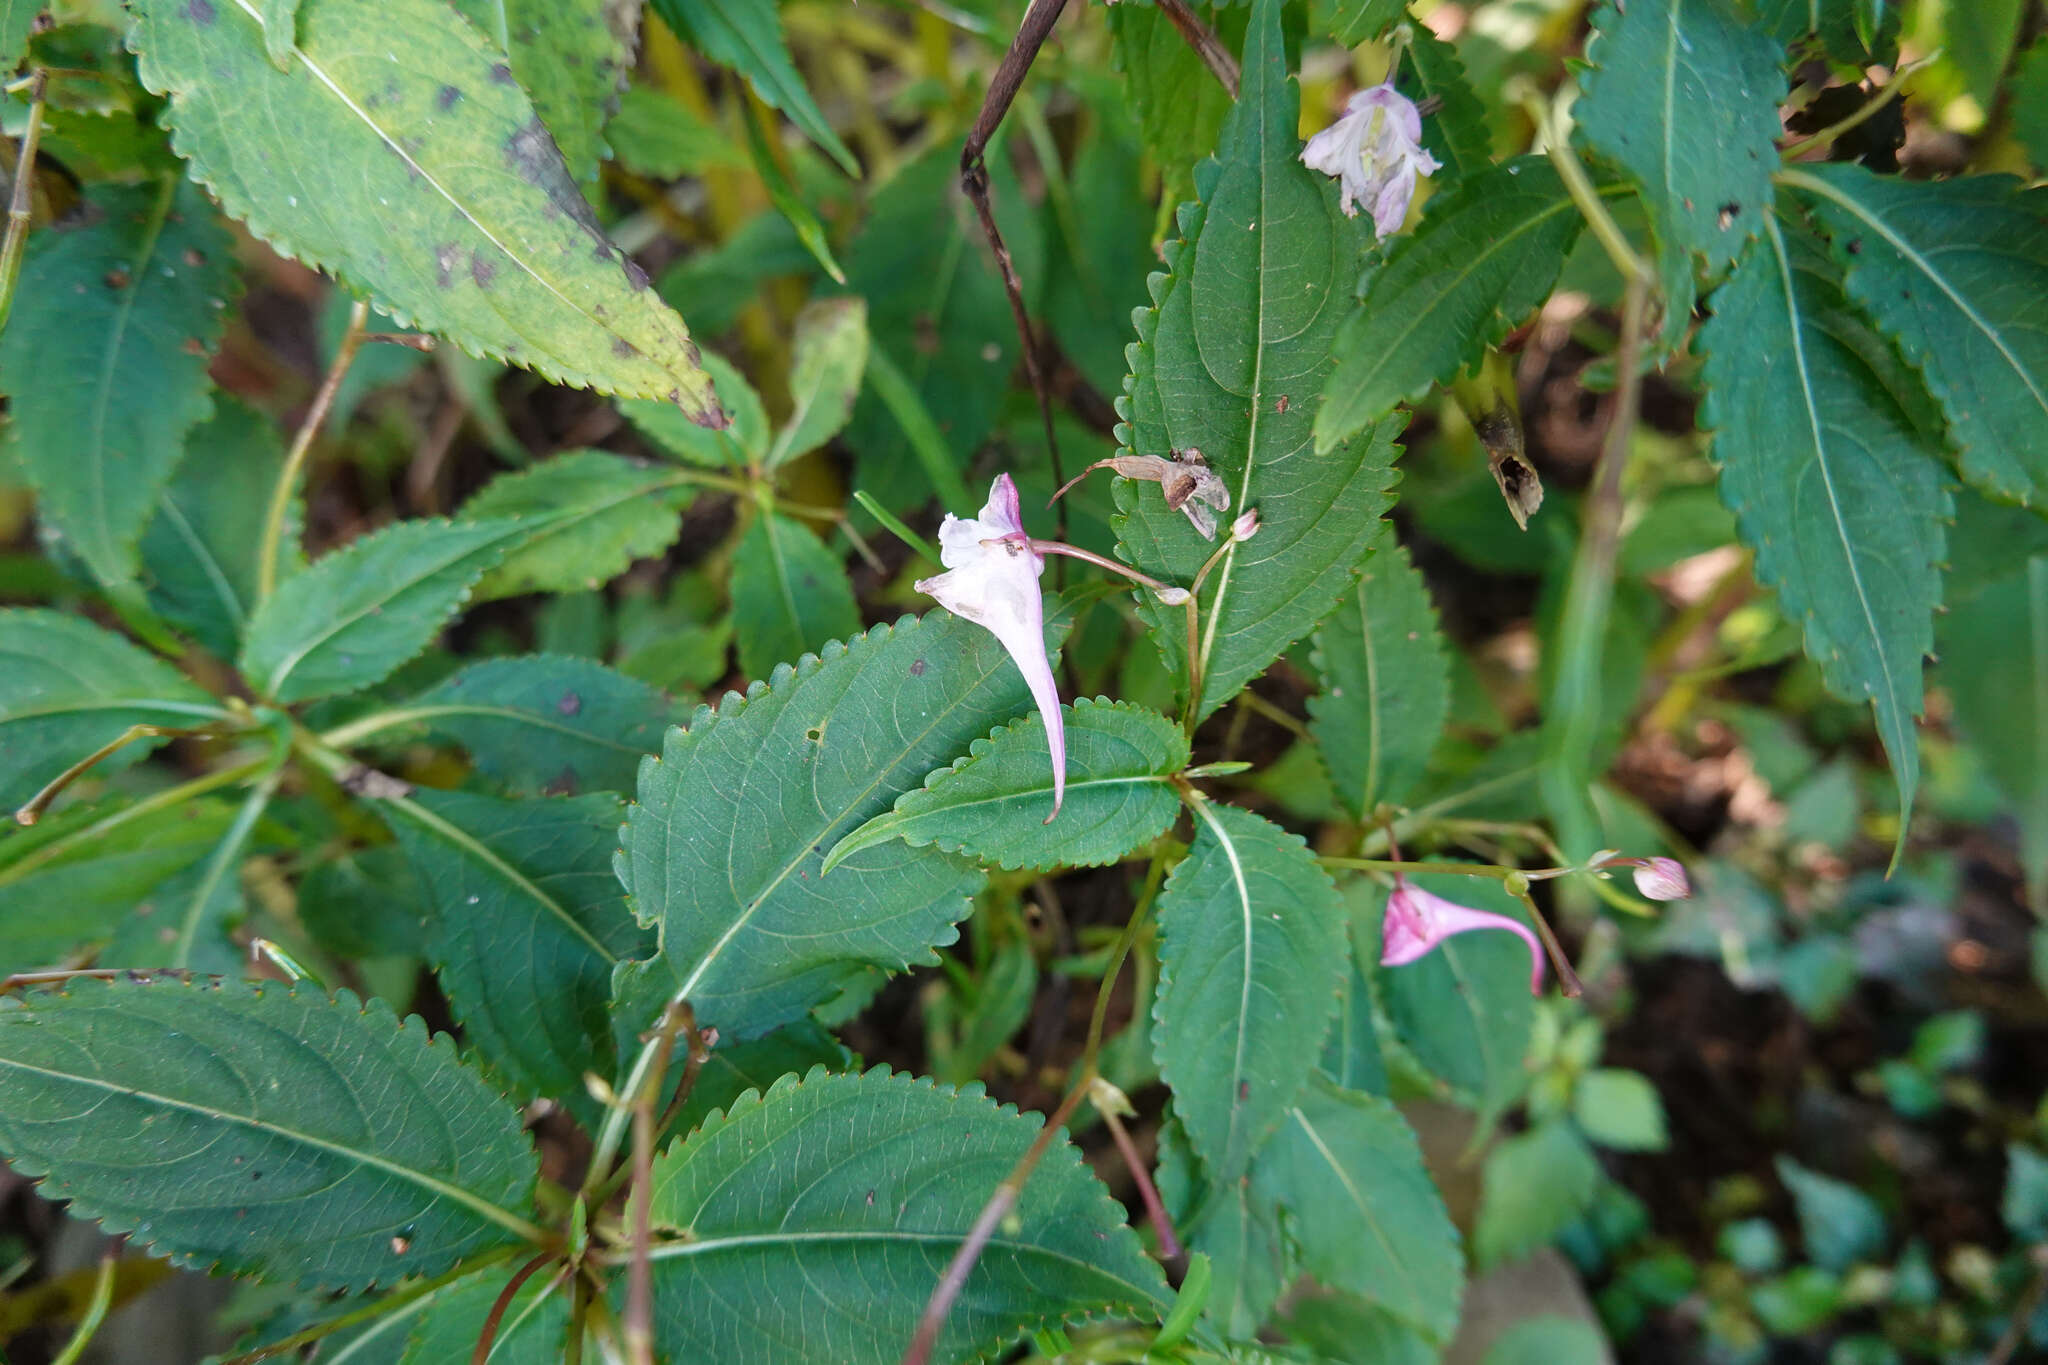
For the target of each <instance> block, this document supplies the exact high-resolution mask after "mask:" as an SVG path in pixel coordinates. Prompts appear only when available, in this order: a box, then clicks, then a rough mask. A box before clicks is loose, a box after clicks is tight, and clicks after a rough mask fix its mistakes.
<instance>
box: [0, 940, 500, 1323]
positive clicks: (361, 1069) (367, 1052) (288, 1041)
mask: <svg viewBox="0 0 2048 1365" xmlns="http://www.w3.org/2000/svg"><path fill="white" fill-rule="evenodd" d="M0 1150H4V1151H5V1152H6V1154H7V1156H8V1159H9V1160H10V1161H11V1162H12V1163H13V1165H14V1167H15V1169H16V1170H17V1171H20V1172H21V1173H23V1174H25V1175H34V1176H41V1177H43V1181H44V1183H43V1188H44V1189H45V1190H47V1191H49V1192H50V1193H51V1194H53V1195H56V1196H58V1197H61V1198H65V1199H68V1200H70V1201H71V1207H72V1210H73V1212H74V1213H75V1214H78V1215H81V1216H84V1217H90V1218H96V1219H98V1220H100V1222H101V1223H103V1224H104V1225H105V1226H106V1227H107V1228H108V1230H109V1231H115V1232H128V1233H131V1234H132V1235H133V1237H134V1240H135V1241H136V1242H137V1243H138V1244H143V1245H147V1246H149V1247H151V1248H152V1249H153V1250H154V1251H156V1252H157V1253H158V1254H160V1255H165V1256H168V1257H170V1258H171V1259H172V1260H174V1261H177V1262H179V1263H181V1264H187V1265H197V1266H203V1267H209V1268H211V1267H218V1268H220V1269H222V1270H225V1271H227V1272H229V1273H230V1274H252V1275H261V1276H263V1277H264V1278H266V1279H275V1280H283V1281H288V1282H291V1283H295V1284H298V1285H300V1286H302V1287H304V1288H307V1289H317V1290H360V1289H364V1288H367V1287H369V1286H370V1285H373V1284H377V1283H380V1282H389V1281H395V1280H398V1279H401V1278H403V1277H405V1276H408V1275H432V1274H435V1273H437V1272H439V1271H441V1270H444V1269H446V1268H448V1267H449V1266H451V1265H454V1264H455V1263H456V1262H457V1261H458V1260H460V1259H462V1258H463V1257H465V1256H470V1255H474V1254H476V1253H478V1252H482V1251H488V1250H490V1249H492V1248H495V1247H500V1246H505V1245H507V1244H511V1243H516V1242H519V1241H523V1240H528V1239H531V1240H534V1241H538V1240H540V1237H541V1233H540V1230H539V1229H538V1228H535V1227H534V1226H533V1225H532V1224H530V1223H529V1222H527V1220H526V1217H525V1213H526V1211H527V1210H528V1208H529V1207H530V1206H531V1203H532V1200H533V1190H534V1180H535V1177H536V1175H537V1172H538V1162H537V1160H536V1158H535V1156H534V1152H533V1148H532V1145H531V1144H530V1143H529V1142H528V1141H527V1139H526V1136H525V1134H524V1133H522V1132H521V1131H520V1126H519V1114H518V1111H517V1110H515V1109H514V1108H512V1106H511V1105H509V1104H506V1103H505V1102H504V1101H503V1100H501V1099H500V1098H499V1097H498V1096H497V1095H496V1094H494V1093H493V1092H492V1091H491V1090H490V1088H489V1087H488V1086H486V1085H485V1084H484V1082H483V1080H482V1079H481V1078H480V1077H478V1076H477V1075H476V1074H475V1073H474V1072H471V1071H469V1070H468V1069H467V1068H465V1067H464V1066H462V1064H461V1063H460V1062H459V1061H458V1060H457V1059H456V1057H455V1051H454V1048H453V1047H452V1046H451V1045H450V1044H449V1043H448V1042H447V1041H446V1040H445V1039H443V1040H440V1041H439V1042H434V1043H430V1041H429V1039H428V1035H427V1030H426V1027H425V1026H424V1025H423V1024H421V1023H420V1021H419V1020H418V1019H416V1018H415V1019H411V1020H407V1021H405V1022H403V1023H401V1022H400V1021H399V1019H398V1018H397V1016H396V1015H394V1014H393V1013H392V1012H391V1008H390V1006H388V1005H386V1004H384V1003H383V1002H382V1001H379V1000H369V1001H358V1000H357V999H356V997H354V996H353V995H350V994H348V993H347V992H343V993H342V994H340V995H339V996H337V997H335V998H334V999H332V1000H329V999H328V998H326V997H325V996H322V995H319V994H317V993H313V992H293V991H291V990H287V989H284V988H281V987H278V986H274V985H265V986H245V985H241V984H238V983H235V982H229V981H220V980H215V981H212V982H210V983H195V982H191V981H186V980H182V979H179V978H175V977H165V978H154V979H144V980H141V981H124V982H118V983H113V982H97V981H92V982H79V983H76V984H73V985H72V986H70V987H69V988H68V989H66V990H64V991H61V992H58V991H50V992H42V993H37V994H34V995H31V996H29V997H28V998H27V999H26V1000H24V1001H23V1002H22V1003H21V1005H20V1006H18V1007H14V1008H5V1009H0Z"/></svg>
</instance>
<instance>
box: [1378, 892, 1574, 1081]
mask: <svg viewBox="0 0 2048 1365" xmlns="http://www.w3.org/2000/svg"><path fill="white" fill-rule="evenodd" d="M1410 880H1412V881H1413V882H1414V883H1415V884H1416V885H1417V886H1419V887H1421V888H1422V889H1423V890H1425V891H1429V892H1431V893H1433V894H1435V895H1439V896H1442V897H1444V898H1445V899H1447V900H1452V901H1456V902H1457V903H1459V904H1461V905H1469V906H1472V907H1474V908H1475V909H1480V910H1489V911H1493V912H1494V913H1496V914H1508V915H1517V914H1519V913H1520V907H1519V906H1518V905H1517V903H1516V901H1515V899H1514V897H1512V896H1510V895H1508V894H1507V892H1505V891H1503V890H1501V889H1500V886H1499V884H1498V883H1495V882H1491V881H1487V880H1484V879H1482V878H1479V877H1456V876H1441V877H1430V876H1423V877H1414V878H1411V879H1410ZM1366 894H1370V895H1371V896H1372V897H1373V898H1374V901H1375V902H1376V905H1375V906H1374V909H1373V911H1372V913H1370V914H1368V915H1366V916H1363V917H1361V919H1360V921H1359V922H1358V924H1357V926H1356V927H1355V928H1354V931H1353V938H1354V939H1355V940H1356V946H1357V951H1358V953H1359V956H1360V957H1362V958H1367V959H1369V960H1373V961H1377V960H1378V958H1379V956H1380V946H1381V942H1380V917H1381V915H1382V914H1383V912H1384V910H1385V906H1386V890H1385V888H1382V887H1373V888H1371V889H1370V891H1369V892H1367V893H1366ZM1373 984H1374V986H1375V988H1376V989H1377V990H1378V993H1379V998H1380V1000H1381V1002H1382V1003H1383V1004H1384V1005H1385V1006H1386V1011H1387V1019H1388V1021H1389V1022H1390V1023H1391V1024H1392V1026H1393V1032H1394V1036H1395V1037H1396V1038H1397V1039H1398V1040H1399V1041H1400V1042H1401V1044H1402V1046H1403V1047H1405V1048H1407V1050H1408V1051H1409V1052H1410V1053H1411V1054H1412V1055H1413V1056H1414V1058H1415V1060H1416V1061H1418V1062H1420V1063H1421V1064H1422V1065H1423V1066H1424V1067H1426V1068H1428V1069H1429V1070H1430V1071H1431V1072H1433V1073H1435V1074H1436V1075H1438V1076H1441V1077H1442V1078H1443V1079H1444V1080H1446V1081H1448V1082H1450V1083H1451V1085H1453V1086H1455V1087H1456V1088H1457V1089H1458V1091H1460V1092H1461V1093H1462V1094H1464V1095H1465V1096H1467V1097H1469V1098H1470V1099H1471V1100H1472V1101H1474V1102H1476V1103H1477V1105H1478V1107H1479V1109H1480V1111H1481V1113H1483V1114H1487V1115H1491V1114H1497V1113H1499V1112H1500V1111H1501V1110H1503V1109H1505V1108H1506V1107H1507V1106H1508V1105H1509V1104H1510V1103H1511V1102H1512V1101H1513V1100H1514V1098H1515V1097H1516V1096H1517V1095H1518V1094H1520V1093H1521V1090H1522V1087H1523V1086H1524V1085H1525V1084H1527V1082H1528V1074H1527V1072H1526V1071H1525V1070H1524V1069H1523V1066H1522V1058H1523V1056H1524V1054H1526V1053H1527V1052H1528V1050H1529V1033H1530V1030H1531V1028H1532V1027H1533V1026H1534V1022H1535V1013H1536V1011H1535V1004H1534V1002H1533V1001H1532V1000H1531V998H1530V996H1529V952H1528V949H1527V948H1525V947H1524V946H1523V945H1522V942H1521V940H1520V939H1518V938H1516V937H1514V936H1513V935H1512V934H1505V933H1475V934H1458V935H1455V936H1453V937H1451V938H1447V939H1445V940H1444V941H1443V942H1442V943H1441V944H1440V945H1438V947H1437V948H1436V950H1435V951H1434V952H1431V953H1429V954H1428V955H1427V956H1425V957H1422V958H1420V959H1418V960H1417V961H1414V962H1410V963H1407V964H1406V965H1404V966H1400V967H1390V968H1386V969H1384V970H1382V971H1380V972H1378V973H1377V974H1376V975H1375V977H1374V983H1373Z"/></svg>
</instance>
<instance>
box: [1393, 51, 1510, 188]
mask: <svg viewBox="0 0 2048 1365" xmlns="http://www.w3.org/2000/svg"><path fill="white" fill-rule="evenodd" d="M1410 31H1411V33H1412V34H1413V36H1412V37H1411V38H1410V40H1409V44H1408V60H1409V62H1410V64H1412V65H1413V67H1414V69H1415V90H1414V91H1413V94H1414V95H1415V97H1416V103H1418V104H1420V103H1421V102H1422V101H1423V100H1425V99H1434V100H1437V101H1439V104H1438V106H1437V108H1436V109H1435V111H1434V112H1432V113H1431V114H1430V115H1429V116H1428V117H1427V118H1425V119H1423V120H1422V146H1423V148H1424V150H1426V151H1428V152H1429V153H1430V154H1431V155H1433V156H1435V157H1436V159H1437V160H1438V161H1439V162H1440V163H1442V165H1443V168H1444V170H1443V172H1440V174H1443V175H1444V178H1445V182H1446V183H1454V182H1456V181H1458V180H1461V179H1463V178H1464V177H1466V176H1468V175H1478V174H1479V173H1480V172H1481V171H1485V170H1489V169H1491V168H1492V166H1493V131H1492V129H1491V128H1490V127H1489V123H1488V118H1487V113H1486V101H1484V100H1482V99H1480V98H1479V92H1478V91H1476V90H1474V89H1473V88H1472V83H1471V81H1469V80H1467V79H1466V77H1465V64H1464V62H1462V61H1460V60H1459V58H1458V49H1457V48H1455V47H1453V46H1452V45H1451V44H1449V43H1447V42H1445V41H1444V40H1443V39H1441V38H1439V37H1437V36H1436V34H1434V33H1432V32H1431V31H1430V29H1429V26H1428V25H1426V24H1415V25H1413V26H1412V28H1411V30H1410ZM1404 84H1405V82H1404Z"/></svg>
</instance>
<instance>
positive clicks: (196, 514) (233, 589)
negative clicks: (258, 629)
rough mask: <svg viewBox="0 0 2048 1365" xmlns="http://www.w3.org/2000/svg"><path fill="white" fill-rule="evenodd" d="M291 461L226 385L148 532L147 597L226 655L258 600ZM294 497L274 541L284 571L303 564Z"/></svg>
mask: <svg viewBox="0 0 2048 1365" xmlns="http://www.w3.org/2000/svg"><path fill="white" fill-rule="evenodd" d="M283 470H284V440H283V438H282V437H281V436H279V434H278V430H277V428H276V426H275V425H273V424H272V423H271V421H270V419H269V418H268V417H265V416H264V415H263V414H262V413H259V412H257V411H256V410H255V409H254V408H251V407H249V406H248V405H247V404H245V403H243V402H242V401H241V400H240V399H237V398H233V397H229V396H227V395H222V396H221V397H220V398H219V399H218V400H217V401H216V403H215V406H214V410H213V416H212V418H211V419H210V420H208V421H205V422H201V423H200V424H199V425H198V426H196V427H194V428H192V434H191V435H190V436H188V437H187V438H186V439H185V454H184V456H183V458H181V459H180V460H179V462H178V467H177V471H176V472H175V473H174V474H173V475H172V476H171V481H170V483H169V485H168V486H167V487H165V489H164V491H163V495H162V496H161V497H159V498H158V499H157V507H156V517H155V519H154V520H152V521H151V522H150V523H149V529H148V530H147V531H145V532H144V533H143V537H142V569H143V572H144V573H145V574H146V575H147V576H148V579H149V604H150V606H152V607H154V608H155V609H156V610H157V612H158V613H159V614H161V615H162V616H163V618H164V619H165V620H166V621H169V622H171V623H172V624H173V625H176V626H179V627H181V628H183V629H184V630H186V631H187V632H189V633H190V634H191V636H192V638H193V639H194V640H196V641H198V642H199V643H200V644H201V645H203V646H205V647H206V648H207V649H209V650H211V651H213V652H214V653H215V654H217V655H219V656H220V657H221V658H223V659H232V658H234V657H235V651H236V650H237V649H238V648H239V647H240V646H241V642H242V632H243V630H245V629H246V628H247V627H248V624H249V613H250V612H251V611H252V610H254V609H255V605H256V576H257V575H256V568H257V565H256V560H257V558H258V556H259V548H258V542H259V540H260V537H259V536H258V535H256V534H254V533H253V532H252V528H254V527H258V526H261V525H262V524H263V518H264V516H265V514H266V513H267V512H268V510H269V503H270V496H271V493H272V492H273V491H274V490H275V489H276V487H277V479H278V475H279V474H281V473H282V472H283ZM303 519H304V508H303V506H302V504H301V503H300V501H299V500H298V499H296V498H294V499H293V500H292V502H291V503H290V504H289V511H288V514H287V520H286V523H285V528H284V535H283V536H282V537H280V539H279V542H278V549H277V577H278V581H280V582H282V581H283V580H285V579H287V578H290V577H291V576H292V574H294V573H296V572H297V571H298V570H299V569H300V568H302V567H303V566H304V562H305V561H304V557H303V556H302V555H301V554H300V552H299V548H298V540H299V537H298V528H299V526H300V523H301V522H302V521H303Z"/></svg>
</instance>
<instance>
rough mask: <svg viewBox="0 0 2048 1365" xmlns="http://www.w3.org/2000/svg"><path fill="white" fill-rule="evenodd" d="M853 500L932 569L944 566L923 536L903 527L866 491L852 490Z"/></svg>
mask: <svg viewBox="0 0 2048 1365" xmlns="http://www.w3.org/2000/svg"><path fill="white" fill-rule="evenodd" d="M853 500H854V501H855V502H857V503H859V504H860V505H861V509H862V510H863V511H865V512H866V513H867V514H868V515H869V516H871V517H873V518H874V519H875V520H876V521H878V522H880V523H881V524H882V529H883V530H885V531H887V532H889V533H890V534H891V535H893V536H895V537H896V539H898V540H900V541H902V542H903V543H904V544H905V545H908V546H909V547H910V548H911V549H913V550H915V551H917V552H918V553H919V554H920V555H923V556H924V557H925V559H926V560H927V561H929V562H930V563H931V565H932V566H933V567H934V568H943V567H944V566H945V561H944V560H942V559H940V558H939V552H938V551H937V550H935V549H933V548H932V543H931V542H930V541H929V540H926V539H925V538H924V537H923V536H921V535H919V534H918V533H917V532H915V531H913V530H911V529H910V528H909V527H908V526H905V525H904V524H903V522H902V520H901V519H900V518H898V517H897V515H896V514H895V513H894V512H891V511H890V510H889V509H888V508H886V507H884V506H882V504H881V503H879V502H876V501H875V499H874V497H873V496H872V495H871V494H870V493H869V492H868V491H867V490H866V489H864V488H856V489H854V490H853Z"/></svg>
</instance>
